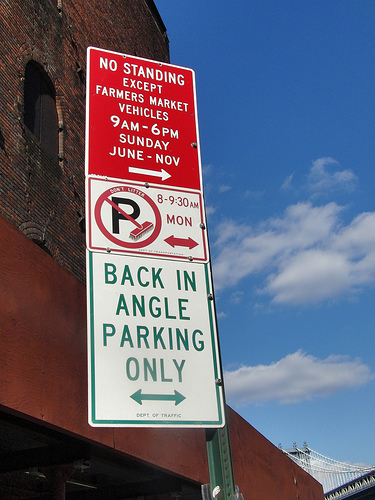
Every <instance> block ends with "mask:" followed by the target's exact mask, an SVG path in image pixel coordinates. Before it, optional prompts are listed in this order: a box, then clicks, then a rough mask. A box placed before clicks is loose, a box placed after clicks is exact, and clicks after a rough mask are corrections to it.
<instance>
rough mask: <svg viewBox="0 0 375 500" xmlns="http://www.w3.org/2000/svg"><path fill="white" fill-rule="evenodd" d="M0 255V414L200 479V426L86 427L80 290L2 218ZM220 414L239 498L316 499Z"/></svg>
mask: <svg viewBox="0 0 375 500" xmlns="http://www.w3.org/2000/svg"><path fill="white" fill-rule="evenodd" d="M0 256H1V258H0V276H1V279H0V380H1V385H0V408H1V409H3V410H5V411H12V412H14V411H15V412H17V413H19V414H22V415H24V416H26V418H27V417H28V418H30V417H31V418H32V419H37V420H38V421H39V422H44V423H45V424H46V425H50V426H53V427H55V428H58V429H60V430H62V431H63V432H67V433H69V434H74V435H77V436H78V437H81V438H84V439H85V440H90V441H93V442H96V443H98V444H101V445H105V446H108V447H110V448H114V449H116V450H117V451H119V452H123V453H125V454H127V455H130V456H133V457H137V458H139V459H141V460H143V461H145V462H148V463H151V464H155V465H156V466H157V467H159V468H160V467H161V468H164V469H166V470H169V471H171V472H173V473H176V474H178V475H181V476H184V477H186V478H189V479H191V480H193V481H197V482H198V483H202V484H204V483H208V482H209V476H208V466H207V455H206V442H205V434H204V431H203V430H199V429H198V430H192V429H186V430H181V429H176V430H174V429H153V428H150V429H118V428H108V429H102V428H92V427H90V426H89V425H88V423H87V368H86V361H87V359H86V303H85V288H84V286H83V285H82V284H81V283H80V282H79V281H78V280H77V279H76V278H75V277H74V276H73V275H72V274H71V273H69V272H68V271H66V270H65V269H63V268H62V267H61V266H60V265H59V264H58V263H57V262H56V261H55V260H54V259H53V258H52V257H51V256H49V255H48V254H46V253H45V252H43V250H41V249H40V248H39V247H38V246H37V245H36V244H34V243H33V242H31V241H30V240H29V239H28V238H27V237H26V236H24V235H23V234H22V233H21V232H20V231H19V230H18V229H17V228H15V227H14V226H13V225H12V224H11V223H10V222H8V221H7V220H6V219H4V218H3V217H1V216H0ZM228 411H229V429H230V434H231V441H232V454H233V462H234V472H235V480H236V483H237V484H238V485H239V487H240V490H241V492H243V493H244V495H245V500H252V499H254V500H255V499H261V500H275V499H278V500H279V499H280V500H283V499H285V500H291V499H294V498H299V499H303V500H323V498H324V495H323V490H322V487H321V486H320V484H319V483H317V482H316V481H315V480H314V479H312V478H311V477H310V476H309V475H308V474H306V473H305V472H304V471H303V470H302V469H300V468H299V467H298V466H297V465H295V464H294V463H293V462H292V461H291V460H290V459H289V458H287V457H286V456H285V455H284V454H283V453H282V452H281V451H280V450H278V449H277V448H276V447H275V446H273V445H272V444H271V443H270V442H269V441H267V440H266V439H265V438H264V437H263V436H262V435H261V434H259V433H258V432H257V431H256V430H255V429H254V428H253V427H251V425H249V424H248V423H247V422H246V421H245V420H243V419H242V418H241V417H240V416H239V415H238V414H237V413H235V412H234V411H233V410H230V409H228Z"/></svg>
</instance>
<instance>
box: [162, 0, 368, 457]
mask: <svg viewBox="0 0 375 500" xmlns="http://www.w3.org/2000/svg"><path fill="white" fill-rule="evenodd" d="M155 3H156V5H157V7H158V9H159V12H160V14H161V16H162V18H163V21H164V23H165V25H166V27H167V32H168V36H169V39H170V52H171V62H172V63H173V64H176V65H181V66H185V67H191V68H193V69H194V70H195V72H196V80H197V97H198V115H199V127H200V141H201V155H202V164H203V175H204V185H205V199H206V208H207V216H208V229H209V236H210V250H211V256H212V263H213V272H214V280H215V290H216V308H217V312H218V321H219V334H220V342H221V351H222V359H223V366H224V370H225V383H226V394H227V400H228V403H229V404H230V405H231V406H232V407H233V408H234V409H236V410H237V411H238V412H239V413H240V414H241V415H242V416H243V417H244V418H245V419H246V420H247V421H248V422H250V423H251V424H252V425H253V426H254V427H255V428H256V429H257V430H259V431H260V432H261V433H262V434H263V435H264V436H266V437H267V438H268V439H269V440H270V441H271V442H273V443H274V444H275V445H278V444H279V443H281V444H282V445H283V447H284V448H289V447H292V445H293V442H296V443H297V444H298V445H299V446H302V445H303V443H304V441H306V442H307V444H308V445H309V446H310V447H311V448H312V449H314V450H316V451H318V452H320V453H323V454H324V455H327V456H329V457H332V458H334V459H336V460H342V461H349V462H352V463H357V462H359V463H364V464H368V465H375V435H374V432H373V413H374V410H375V399H374V394H375V392H374V389H375V347H374V344H373V339H374V327H375V307H374V299H375V289H374V285H375V200H374V186H375V168H374V166H375V148H374V142H375V141H374V139H375V63H374V61H375V31H374V28H373V27H374V25H375V4H374V2H372V1H370V0H361V1H357V2H353V1H346V0H340V1H338V0H331V1H330V2H326V1H322V0H316V1H314V2H304V1H291V0H285V1H283V2H280V1H275V0H270V1H268V2H264V1H261V0H254V1H251V2H248V1H247V0H246V1H245V0H239V1H236V2H226V1H223V0H205V1H204V2H198V1H193V0H184V1H183V2H182V1H177V0H175V1H171V0H156V2H155Z"/></svg>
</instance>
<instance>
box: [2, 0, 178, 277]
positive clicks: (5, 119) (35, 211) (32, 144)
mask: <svg viewBox="0 0 375 500" xmlns="http://www.w3.org/2000/svg"><path fill="white" fill-rule="evenodd" d="M154 8H155V6H154V5H152V2H150V1H147V0H126V1H123V0H107V1H105V2H104V1H103V0H90V2H87V1H84V0H3V1H2V2H0V31H1V35H2V36H1V38H0V53H1V57H0V213H2V214H3V215H4V216H5V217H6V218H7V219H9V220H10V221H12V222H13V223H14V224H15V225H16V226H17V227H18V228H20V230H21V231H23V232H24V233H25V234H26V235H27V236H29V237H30V238H32V239H33V240H34V241H36V242H38V243H39V244H42V245H43V246H44V247H45V249H46V250H48V252H49V253H50V254H51V255H52V256H53V257H54V258H55V259H56V260H57V261H58V262H59V263H60V264H61V265H63V266H64V267H65V268H67V269H68V270H70V271H71V272H72V273H74V275H75V276H76V277H77V278H79V279H80V280H81V281H83V280H84V276H85V235H84V232H83V229H84V214H85V206H84V204H85V182H84V131H85V69H86V48H87V47H88V46H89V45H92V46H97V47H102V48H104V49H108V50H115V51H118V52H125V53H129V54H132V55H138V56H140V57H145V58H150V59H157V60H160V61H164V62H168V61H169V48H168V40H167V37H166V34H165V33H164V27H163V24H162V22H161V21H160V19H159V18H158V16H157V13H156V14H155V12H153V9H154ZM30 60H34V61H36V62H37V63H38V64H40V65H41V66H42V68H43V69H44V70H45V72H46V73H47V75H48V76H49V78H50V79H51V81H52V83H53V85H54V87H55V90H56V104H57V112H58V120H59V124H60V126H61V131H60V132H59V154H60V158H61V159H60V161H59V162H58V163H53V162H51V160H50V159H49V158H48V157H46V155H45V153H44V152H43V150H42V148H41V146H40V144H39V143H38V141H37V140H36V138H35V137H34V136H33V135H32V134H31V133H30V132H29V131H28V130H27V129H26V127H25V126H24V124H23V102H24V99H23V94H24V75H25V67H26V64H27V62H28V61H30Z"/></svg>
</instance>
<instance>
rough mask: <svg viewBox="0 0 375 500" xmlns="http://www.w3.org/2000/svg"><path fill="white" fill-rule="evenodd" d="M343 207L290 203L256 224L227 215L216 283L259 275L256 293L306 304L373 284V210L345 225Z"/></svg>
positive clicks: (216, 247)
mask: <svg viewBox="0 0 375 500" xmlns="http://www.w3.org/2000/svg"><path fill="white" fill-rule="evenodd" d="M343 210H344V207H342V206H339V205H337V204H336V203H328V204H326V205H321V206H314V205H313V204H312V203H311V202H305V203H298V204H296V205H291V206H289V207H288V208H287V209H286V211H285V213H284V214H283V216H282V217H277V218H276V217H275V218H270V219H268V220H266V221H265V222H263V223H261V224H259V225H258V226H257V227H252V226H249V225H246V224H238V223H236V222H234V221H232V220H227V221H226V222H224V223H222V224H221V225H220V226H218V228H217V230H216V233H217V238H216V241H215V242H214V244H213V249H214V251H215V253H216V258H215V259H214V264H213V268H214V279H215V286H216V288H217V289H218V290H219V289H222V288H224V287H229V286H234V285H236V284H237V283H238V282H239V281H240V280H241V279H243V278H245V277H247V276H250V275H255V274H257V276H259V277H260V280H261V282H260V285H259V289H258V292H259V293H263V294H267V295H269V296H270V297H271V298H272V300H273V302H275V303H288V304H305V303H316V302H319V301H321V300H324V299H330V298H337V297H339V296H340V295H343V294H348V293H356V292H357V291H358V290H360V289H361V288H362V287H363V286H366V285H372V284H374V283H375V213H374V212H369V213H363V214H361V215H359V216H357V217H356V218H355V219H353V221H352V222H351V223H350V224H349V225H347V226H344V225H343V224H342V220H341V213H342V211H343Z"/></svg>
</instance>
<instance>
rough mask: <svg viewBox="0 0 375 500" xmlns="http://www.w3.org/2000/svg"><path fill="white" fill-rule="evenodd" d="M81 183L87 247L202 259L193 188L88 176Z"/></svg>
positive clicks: (198, 200) (200, 213)
mask: <svg viewBox="0 0 375 500" xmlns="http://www.w3.org/2000/svg"><path fill="white" fill-rule="evenodd" d="M87 182H88V186H87V191H88V209H89V213H88V231H87V240H88V241H87V247H88V249H89V250H92V251H102V252H109V251H110V252H116V253H126V254H129V255H134V254H141V255H144V256H149V257H158V258H168V259H182V260H190V261H194V262H208V244H207V232H206V223H205V216H204V207H203V199H202V195H201V193H200V192H199V191H192V190H188V189H177V188H169V187H164V186H158V185H152V186H149V187H145V184H140V183H131V182H120V181H116V180H105V179H101V178H93V177H90V178H88V180H87Z"/></svg>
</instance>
